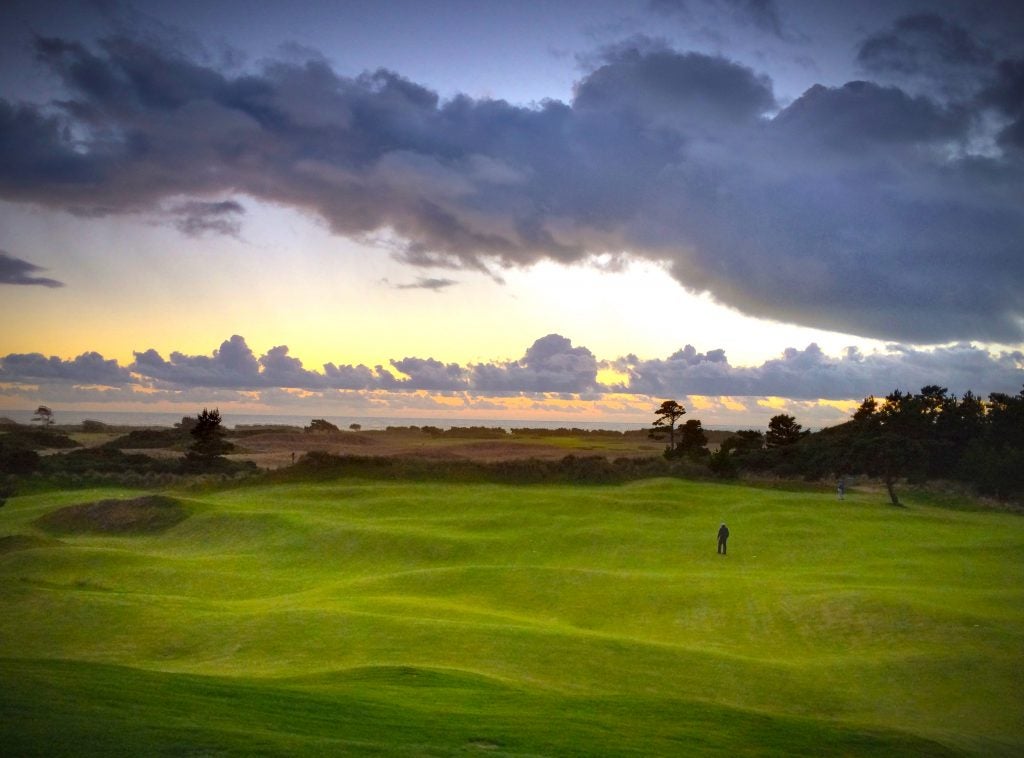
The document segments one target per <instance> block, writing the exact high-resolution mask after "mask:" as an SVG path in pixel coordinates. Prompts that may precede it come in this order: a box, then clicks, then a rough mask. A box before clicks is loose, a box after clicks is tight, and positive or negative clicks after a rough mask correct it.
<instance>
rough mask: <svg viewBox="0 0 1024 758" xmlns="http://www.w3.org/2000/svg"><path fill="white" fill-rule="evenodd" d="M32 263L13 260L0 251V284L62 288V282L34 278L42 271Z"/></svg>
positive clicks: (45, 278)
mask: <svg viewBox="0 0 1024 758" xmlns="http://www.w3.org/2000/svg"><path fill="white" fill-rule="evenodd" d="M43 270H44V269H43V268H41V267H40V266H36V265H35V264H34V263H29V262H28V261H23V260H22V259H21V258H15V257H14V256H12V255H8V254H7V253H6V252H5V251H3V250H0V284H35V285H38V286H40V287H63V286H64V283H63V282H58V281H57V280H56V279H49V278H47V277H45V276H35V272H37V271H43Z"/></svg>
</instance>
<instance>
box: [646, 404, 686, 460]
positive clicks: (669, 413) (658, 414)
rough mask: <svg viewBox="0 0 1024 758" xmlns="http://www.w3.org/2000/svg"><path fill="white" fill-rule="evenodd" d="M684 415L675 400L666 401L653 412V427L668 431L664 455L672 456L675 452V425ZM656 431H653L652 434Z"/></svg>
mask: <svg viewBox="0 0 1024 758" xmlns="http://www.w3.org/2000/svg"><path fill="white" fill-rule="evenodd" d="M685 415H686V408H684V407H683V406H682V405H680V404H679V403H677V402H676V401H675V400H666V401H665V402H663V403H662V404H661V405H660V406H658V408H657V410H655V411H654V416H655V419H654V426H656V427H658V428H659V429H664V428H667V429H668V447H667V448H665V453H666V455H672V454H674V453H675V450H676V423H677V422H678V421H679V419H681V418H682V417H683V416H685ZM656 431H658V430H657V429H656V430H653V431H652V436H653V434H654V432H656Z"/></svg>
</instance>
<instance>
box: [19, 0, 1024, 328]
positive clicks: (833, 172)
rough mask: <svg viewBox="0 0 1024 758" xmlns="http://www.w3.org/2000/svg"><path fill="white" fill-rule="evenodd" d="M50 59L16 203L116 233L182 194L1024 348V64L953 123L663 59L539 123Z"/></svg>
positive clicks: (510, 114)
mask: <svg viewBox="0 0 1024 758" xmlns="http://www.w3.org/2000/svg"><path fill="white" fill-rule="evenodd" d="M757 6H758V7H762V8H770V7H771V4H770V3H760V4H757ZM769 18H770V17H769ZM940 31H941V30H940ZM946 36H948V35H946ZM945 38H946V37H944V36H942V35H941V34H939V35H936V34H932V35H931V36H930V37H926V38H925V39H924V41H923V42H921V43H920V44H926V43H927V44H929V45H932V46H933V47H934V46H935V45H940V44H942V43H943V40H944V39H945ZM915 44H918V43H915ZM35 45H36V53H37V56H38V60H39V62H40V64H41V65H43V66H45V67H47V68H48V69H49V71H50V72H51V73H52V75H53V77H54V78H55V80H57V81H59V82H61V83H62V84H63V86H64V88H65V89H66V92H67V98H66V99H64V100H61V101H55V102H53V103H50V104H47V105H39V104H28V103H17V104H15V103H11V102H8V101H7V100H4V99H0V198H3V199H5V200H10V201H14V202H26V203H32V204H35V205H40V206H44V207H50V208H56V209H61V210H65V211H69V212H72V213H78V214H81V215H85V216H90V215H91V216H97V215H106V214H113V213H140V212H144V211H150V210H153V209H154V208H160V207H162V204H164V203H166V202H168V201H169V200H170V199H171V198H177V197H181V196H185V197H189V198H193V199H194V200H193V203H192V204H190V205H185V206H178V207H177V208H174V209H170V210H169V211H168V212H170V213H171V214H172V217H173V221H172V223H175V224H176V225H177V226H178V228H179V229H180V230H181V231H182V233H184V234H186V235H192V236H198V235H203V234H228V235H237V234H238V233H239V229H240V227H239V224H240V217H241V216H242V211H241V207H240V206H237V205H234V204H233V203H235V201H232V200H221V201H220V203H217V202H210V201H209V198H218V197H220V198H222V197H224V196H225V195H231V194H237V195H239V196H248V197H253V198H257V199H262V200H266V201H271V202H276V203H278V204H280V205H283V206H287V207H292V208H299V209H305V210H308V211H311V212H313V213H315V214H318V215H319V216H320V217H322V218H323V219H324V220H325V221H326V222H327V224H328V226H329V227H330V229H331V230H332V232H334V233H336V234H339V235H342V236H349V237H360V236H365V235H368V234H371V233H374V232H377V231H380V230H382V229H390V230H393V232H394V234H395V235H396V236H397V237H398V238H400V239H402V240H404V241H406V244H405V246H404V248H403V249H402V250H401V251H399V253H398V255H397V257H399V258H400V259H401V260H403V261H405V262H407V263H412V264H415V265H420V266H423V267H447V268H456V269H458V268H465V269H473V268H476V269H479V270H488V267H489V265H490V264H496V265H499V266H503V267H505V266H507V267H511V266H527V265H530V264H532V263H534V262H536V261H538V260H541V259H550V260H555V261H559V262H563V263H573V262H580V261H583V260H585V259H586V257H587V255H589V254H594V253H601V252H615V251H619V250H628V251H629V252H630V254H631V255H635V256H636V257H639V258H647V259H652V260H659V261H664V262H666V263H668V264H670V266H669V271H670V272H671V275H672V276H673V277H674V278H676V279H677V280H678V281H679V282H680V283H681V284H683V286H686V287H688V288H690V289H692V290H694V291H707V292H710V293H712V294H713V295H714V296H715V297H716V299H718V300H719V301H720V302H723V303H725V304H727V305H731V306H733V307H736V308H739V309H741V310H742V311H744V312H746V313H749V314H752V315H756V316H759V317H767V318H773V319H776V320H781V321H785V322H788V323H799V324H805V325H813V326H816V327H818V328H826V329H830V330H834V331H840V332H846V333H854V334H858V335H862V336H874V337H880V338H883V339H898V340H904V341H909V342H913V343H915V344H922V343H931V344H943V343H947V342H949V341H951V340H955V339H977V340H982V341H986V342H1016V341H1019V340H1020V338H1021V337H1022V335H1024V326H1022V323H1024V322H1022V315H1024V301H1022V298H1021V295H1020V293H1021V292H1022V291H1024V269H1022V260H1024V258H1022V257H1021V254H1020V253H1021V242H1020V240H1021V239H1024V214H1022V213H1021V211H1020V208H1021V189H1020V187H1021V178H1022V176H1024V138H1022V135H1024V113H1022V111H1021V109H1020V103H1019V98H1018V97H1017V96H1016V94H1015V93H1017V92H1018V91H1019V87H1020V84H1021V82H1024V61H1022V60H1020V59H1013V60H1000V61H999V62H998V63H995V62H991V63H986V64H985V66H983V67H982V68H981V69H977V70H975V69H970V70H965V73H964V74H963V75H964V76H965V77H967V79H966V81H965V85H964V88H962V89H963V93H964V94H963V96H962V98H960V99H958V100H956V101H955V102H954V101H946V100H942V99H939V98H936V97H933V96H930V95H929V94H927V93H926V94H916V95H915V94H913V92H912V91H911V90H908V89H906V88H901V86H899V85H898V84H896V85H881V84H878V83H874V82H863V81H862V82H850V83H847V84H846V85H843V86H841V87H823V86H820V85H816V86H814V87H812V88H810V89H809V90H807V92H805V93H804V94H803V95H802V96H801V97H800V98H798V99H797V100H796V101H794V102H793V103H791V104H789V105H787V106H785V107H783V108H781V110H778V111H777V112H776V109H777V108H778V105H779V104H778V103H777V101H776V98H775V95H774V92H773V89H772V83H771V80H770V79H769V78H768V77H767V76H765V75H764V74H760V73H758V72H756V71H754V70H753V69H751V68H749V67H747V66H743V65H740V64H739V63H737V62H736V61H733V60H730V59H728V58H725V57H721V56H708V55H704V54H700V53H694V52H680V51H677V50H674V49H672V48H670V47H668V46H667V45H664V44H659V43H658V42H657V41H656V40H650V39H647V40H632V41H629V42H628V43H626V44H623V45H620V46H615V47H613V48H609V49H608V50H607V51H606V52H605V53H604V54H603V55H602V56H601V57H599V58H598V59H596V60H595V61H594V67H593V69H592V70H590V71H587V72H585V73H584V74H583V75H582V76H581V78H580V80H579V81H578V82H577V84H576V88H575V91H574V95H573V97H572V99H571V100H570V101H569V102H560V101H544V102H543V103H541V104H540V105H539V106H537V107H521V106H516V105H512V104H509V103H508V102H506V101H503V100H488V99H474V98H471V97H468V96H465V95H458V96H456V97H453V98H451V99H449V100H443V99H442V98H441V97H440V96H439V95H438V93H437V92H435V91H433V90H431V89H429V88H428V87H425V86H423V85H421V84H417V83H415V82H412V81H410V80H408V79H405V78H403V77H402V76H400V75H398V74H396V73H394V72H391V71H386V70H377V71H372V72H367V73H364V74H362V75H360V76H357V77H347V76H342V75H340V74H338V73H337V72H336V71H335V70H333V69H332V68H331V67H330V66H329V65H327V64H326V63H325V62H324V61H323V60H320V59H311V60H308V61H306V62H305V63H304V64H299V63H295V62H289V61H282V60H276V61H266V62H264V64H262V65H261V66H260V67H257V68H256V69H255V70H253V71H251V72H248V73H245V74H244V75H242V74H237V73H228V72H225V71H224V70H221V69H218V68H216V67H214V66H211V65H209V64H208V63H204V62H198V61H196V60H193V59H191V58H189V57H188V56H187V55H186V54H185V53H184V52H183V51H182V50H181V49H180V46H176V45H174V44H162V45H161V44H155V43H154V42H153V41H152V40H141V39H132V38H127V37H124V36H116V35H115V36H111V37H108V38H105V39H102V40H100V41H98V42H97V43H96V44H95V45H93V46H87V45H85V44H83V43H81V42H79V41H76V40H73V39H60V38H45V37H38V38H37V39H36V40H35ZM772 112H776V115H775V116H773V117H771V118H767V119H766V117H765V114H766V113H772ZM982 116H998V117H999V118H1000V119H1002V120H1001V121H1000V122H999V123H998V124H997V125H996V126H993V127H992V128H993V129H995V128H997V127H998V129H999V130H1000V131H998V133H995V132H993V133H991V134H988V135H987V136H988V137H991V138H992V139H993V140H995V143H996V144H997V145H998V147H999V151H997V153H998V154H996V153H993V154H991V155H989V154H975V153H970V152H969V150H968V148H969V147H970V145H971V144H973V140H974V138H975V136H976V135H975V131H976V129H977V128H978V127H979V126H980V125H984V124H985V123H987V122H986V121H985V119H983V118H982ZM68 135H80V137H81V138H80V139H77V140H76V141H75V142H74V143H72V141H71V139H70V137H69V136H68ZM110 135H124V139H111V138H110ZM204 199H205V200H204ZM965 251H970V254H969V255H966V254H965ZM881 271H884V272H885V275H884V276H873V275H871V272H881ZM740 272H742V273H740ZM793 292H800V293H801V296H800V297H798V298H794V297H793V296H792V293H793ZM936 293H941V297H937V296H936Z"/></svg>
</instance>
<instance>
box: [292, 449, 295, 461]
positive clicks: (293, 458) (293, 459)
mask: <svg viewBox="0 0 1024 758" xmlns="http://www.w3.org/2000/svg"><path fill="white" fill-rule="evenodd" d="M292 463H295V453H294V451H293V452H292Z"/></svg>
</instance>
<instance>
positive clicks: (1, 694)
mask: <svg viewBox="0 0 1024 758" xmlns="http://www.w3.org/2000/svg"><path fill="white" fill-rule="evenodd" d="M0 681H2V682H3V683H4V686H3V687H2V688H0V744H3V745H4V748H5V753H6V754H8V755H19V756H36V755H38V756H62V755H69V756H72V755H73V756H93V755H96V756H101V755H102V756H109V755H156V756H161V755H328V754H330V755H434V756H447V755H465V754H478V753H480V752H486V753H487V754H490V755H604V756H615V755H623V756H625V755H634V756H641V755H686V754H689V753H695V752H696V753H700V754H702V755H759V756H762V755H780V756H781V755H786V756H821V755H847V756H859V755H864V756H867V755H914V756H951V755H957V753H955V752H952V751H950V750H949V749H948V748H945V747H943V746H941V745H938V744H936V743H933V742H929V741H927V740H924V739H921V738H919V737H916V736H912V735H907V734H901V733H898V732H893V731H884V730H863V729H858V728H856V727H852V726H848V725H843V724H830V723H827V722H822V721H818V720H812V719H801V718H795V717H785V716H778V715H767V714H761V713H756V712H750V711H744V710H740V709H733V708H728V707H725V706H722V705H717V704H709V703H701V702H696V701H691V700H685V699H679V700H669V701H666V700H664V699H662V698H650V699H645V698H644V697H627V696H607V697H593V696H579V697H572V696H569V697H567V696H565V695H562V694H554V693H545V692H543V691H536V690H534V691H527V690H525V689H521V688H518V687H515V686H511V685H508V684H505V683H502V682H499V681H496V680H493V679H490V678H488V677H483V676H475V675H471V674H466V673H465V672H454V671H447V670H437V669H424V668H416V667H408V666H380V667H369V668H359V669H354V670H349V671H342V672H337V673H335V674H333V675H330V676H317V677H311V678H307V679H288V680H273V679H271V680H259V679H233V678H228V677H208V676H194V675H181V674H167V673H160V672H153V671H141V670H137V669H132V668H127V667H120V666H110V665H104V664H91V663H80V662H68V661H40V660H35V661H26V660H8V659H0ZM196 714H202V718H201V719H196Z"/></svg>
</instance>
